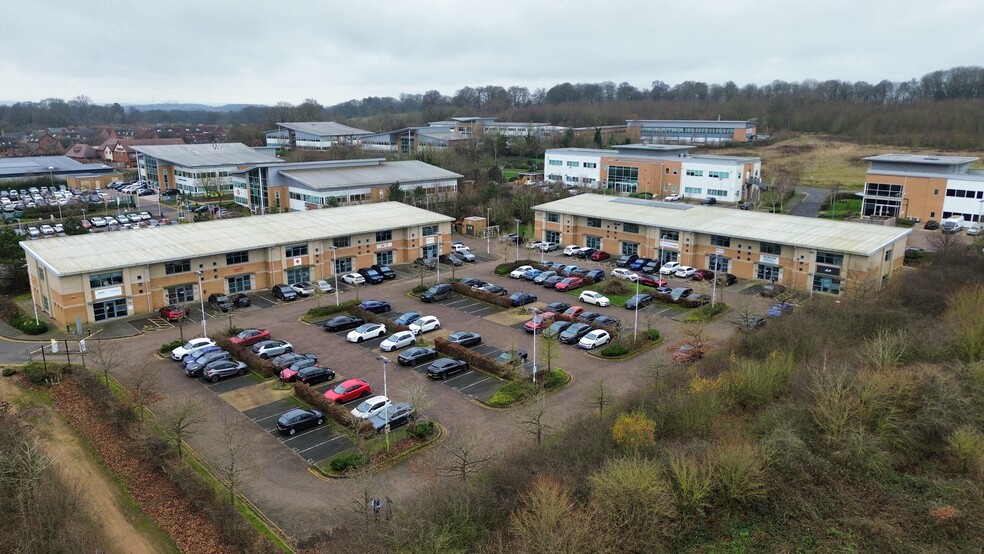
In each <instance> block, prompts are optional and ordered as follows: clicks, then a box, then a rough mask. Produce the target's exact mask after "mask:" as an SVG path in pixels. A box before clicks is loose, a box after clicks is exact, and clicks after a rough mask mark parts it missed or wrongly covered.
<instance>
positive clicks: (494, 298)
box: [451, 282, 512, 308]
mask: <svg viewBox="0 0 984 554" xmlns="http://www.w3.org/2000/svg"><path fill="white" fill-rule="evenodd" d="M451 288H452V289H453V290H454V292H456V293H458V294H462V295H464V296H468V297H470V298H475V299H477V300H481V301H482V302H488V303H489V304H493V305H496V306H499V307H502V308H511V307H512V301H511V300H509V297H508V296H500V295H498V294H492V293H490V292H487V291H484V290H478V289H473V288H471V287H469V286H467V285H462V284H461V283H457V282H455V283H451Z"/></svg>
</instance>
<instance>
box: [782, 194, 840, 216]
mask: <svg viewBox="0 0 984 554" xmlns="http://www.w3.org/2000/svg"><path fill="white" fill-rule="evenodd" d="M796 192H801V193H803V194H805V195H806V196H805V197H804V198H803V199H802V200H800V202H799V203H798V204H796V205H795V206H793V207H792V209H790V210H789V215H799V216H803V217H817V216H818V215H820V207H821V206H823V203H824V202H826V201H827V198H828V197H829V196H830V191H829V190H827V189H818V188H813V187H796Z"/></svg>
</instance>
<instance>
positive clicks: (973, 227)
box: [55, 223, 984, 237]
mask: <svg viewBox="0 0 984 554" xmlns="http://www.w3.org/2000/svg"><path fill="white" fill-rule="evenodd" d="M55 227H56V230H57V227H58V226H57V225H56V226H55ZM982 231H984V226H982V225H981V224H980V223H972V224H970V225H969V226H968V227H967V234H968V235H970V236H972V237H976V236H977V235H979V234H981V232H982Z"/></svg>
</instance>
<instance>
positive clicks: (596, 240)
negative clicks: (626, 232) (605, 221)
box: [584, 235, 601, 249]
mask: <svg viewBox="0 0 984 554" xmlns="http://www.w3.org/2000/svg"><path fill="white" fill-rule="evenodd" d="M584 245H585V246H587V247H588V248H596V249H597V248H601V237H593V236H591V235H585V237H584Z"/></svg>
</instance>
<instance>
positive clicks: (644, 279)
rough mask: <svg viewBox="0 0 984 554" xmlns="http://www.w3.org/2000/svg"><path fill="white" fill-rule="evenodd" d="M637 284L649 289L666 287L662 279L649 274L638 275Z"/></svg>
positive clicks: (664, 280)
mask: <svg viewBox="0 0 984 554" xmlns="http://www.w3.org/2000/svg"><path fill="white" fill-rule="evenodd" d="M639 284H640V285H647V286H650V287H657V288H658V287H665V286H666V279H663V278H662V277H657V276H655V275H652V274H650V273H643V274H641V275H639Z"/></svg>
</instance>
